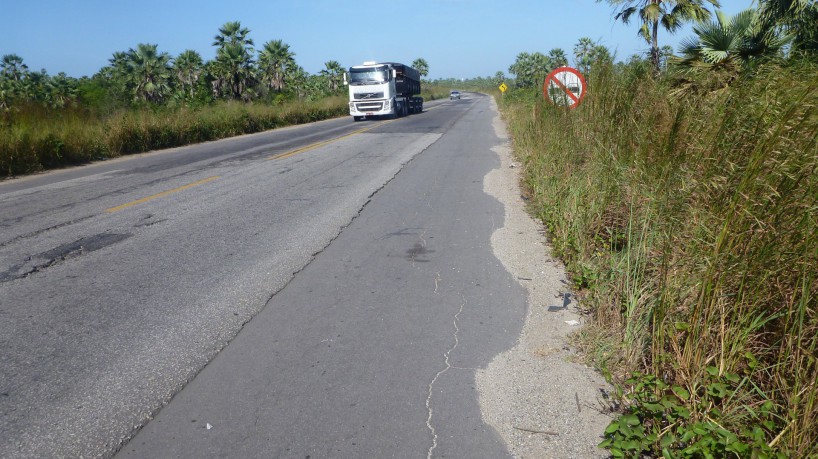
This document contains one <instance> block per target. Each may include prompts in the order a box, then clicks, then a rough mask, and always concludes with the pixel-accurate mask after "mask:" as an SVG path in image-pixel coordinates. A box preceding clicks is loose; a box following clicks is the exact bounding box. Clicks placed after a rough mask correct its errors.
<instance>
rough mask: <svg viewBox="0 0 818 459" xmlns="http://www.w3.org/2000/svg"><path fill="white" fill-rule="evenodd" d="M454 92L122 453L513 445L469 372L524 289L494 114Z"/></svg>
mask: <svg viewBox="0 0 818 459" xmlns="http://www.w3.org/2000/svg"><path fill="white" fill-rule="evenodd" d="M461 102H462V103H460V104H458V103H457V102H455V103H452V104H446V105H447V107H446V108H441V109H440V110H454V111H455V112H456V113H458V116H457V118H458V119H457V121H456V122H455V123H453V124H452V125H451V127H450V128H449V129H448V130H447V131H446V133H445V134H444V135H442V136H441V137H439V138H438V139H436V140H435V141H434V142H433V143H431V144H429V145H428V147H426V148H425V149H424V150H423V151H422V152H421V153H419V154H418V155H416V156H415V157H414V158H413V159H412V161H410V162H409V163H407V164H406V165H405V166H404V167H403V168H402V170H401V172H400V173H399V174H397V175H396V176H395V177H394V178H393V179H392V180H391V181H390V182H389V183H388V184H387V185H386V186H384V187H383V189H381V190H380V191H378V192H377V193H376V194H375V195H373V196H372V198H371V200H370V202H369V203H368V204H367V205H366V206H365V207H364V208H363V210H362V211H361V212H360V214H359V215H357V216H356V217H355V218H354V220H352V222H351V223H350V224H349V226H347V227H346V228H345V229H344V230H343V231H342V232H341V233H340V234H339V236H338V237H337V238H336V239H334V240H333V241H332V243H331V244H329V245H328V246H327V247H326V248H325V249H324V250H323V251H322V252H321V253H319V254H317V255H316V257H315V259H314V260H313V261H312V262H310V264H309V265H307V266H306V267H305V268H304V269H303V270H302V271H301V272H299V273H298V274H297V275H296V276H295V277H294V278H293V279H292V280H291V281H290V282H289V283H288V284H287V286H286V287H285V288H284V289H282V290H281V291H280V292H279V293H277V294H276V295H275V296H273V297H272V298H271V300H270V302H269V303H268V304H267V306H266V307H265V308H264V310H263V311H262V312H261V313H259V314H258V315H257V316H256V317H255V318H254V319H253V320H252V321H251V322H250V323H248V324H247V325H246V326H245V327H244V329H243V330H242V332H241V333H240V334H239V335H238V336H237V337H236V339H234V340H233V341H232V342H231V343H230V345H229V346H227V348H225V349H224V350H223V351H222V352H221V353H220V354H219V355H218V356H216V358H215V359H214V360H213V361H212V362H210V364H208V366H207V367H206V368H205V369H204V370H203V371H202V372H201V373H199V375H198V376H197V377H196V378H195V379H194V380H193V381H192V382H191V383H190V384H188V385H187V386H186V387H185V388H184V389H183V390H182V391H181V392H180V393H179V394H177V395H176V396H175V397H174V399H173V400H172V401H171V403H170V404H169V405H168V406H166V407H165V408H163V409H162V410H161V411H160V412H159V414H158V415H157V416H156V417H155V419H153V420H152V421H151V422H149V423H148V424H147V425H146V426H145V427H144V428H143V429H142V430H141V431H140V432H139V433H138V435H136V437H135V438H133V439H132V440H131V441H130V442H129V443H128V444H127V445H125V446H124V447H123V448H122V450H121V451H120V454H119V456H121V457H157V456H163V457H218V456H222V455H227V456H234V457H300V458H303V457H307V456H309V457H424V456H426V457H486V458H499V457H506V456H508V451H507V448H506V446H505V444H504V442H503V441H502V439H501V437H500V436H499V435H498V434H497V432H496V431H495V430H494V429H493V428H492V427H490V426H489V425H487V424H486V423H484V422H483V420H482V415H481V411H480V406H479V402H478V397H477V396H478V393H477V389H476V386H475V371H476V370H477V369H478V368H482V367H485V366H486V365H487V364H488V363H489V361H490V360H491V358H492V357H493V356H494V355H496V354H498V353H500V352H502V351H503V350H506V349H509V348H510V347H511V346H512V345H513V343H514V342H515V340H516V339H517V337H518V335H519V333H520V330H521V327H522V324H523V319H524V316H525V308H526V306H525V294H524V290H523V289H522V287H521V286H520V285H519V284H518V283H517V282H516V281H515V279H514V278H513V277H512V276H511V275H510V274H509V273H508V272H507V271H506V270H505V269H504V267H503V266H502V264H501V263H500V262H499V260H497V258H495V257H494V255H493V253H492V247H491V241H490V239H491V234H492V232H493V231H494V230H495V229H496V226H497V225H498V224H501V223H502V219H503V207H502V205H501V204H500V203H499V202H498V201H497V200H496V199H494V198H493V197H491V196H489V195H487V194H486V193H484V192H483V177H484V176H485V175H486V174H487V173H488V172H489V171H490V170H492V169H493V168H496V167H498V166H499V161H498V157H497V155H496V154H495V153H494V152H492V151H491V149H490V148H491V146H492V145H493V144H496V143H497V141H498V139H497V137H496V135H495V134H494V132H493V130H492V129H491V121H492V119H493V117H494V112H493V111H492V110H490V107H489V104H488V98H486V97H482V96H473V98H472V99H470V100H468V101H467V100H463V101H461ZM410 120H411V118H410ZM383 130H384V131H393V132H394V133H395V134H398V133H401V132H405V131H406V130H410V131H411V130H413V126H411V125H410V126H407V127H404V126H401V125H400V122H395V123H390V124H389V125H388V126H385V127H384V128H383ZM208 426H210V428H208Z"/></svg>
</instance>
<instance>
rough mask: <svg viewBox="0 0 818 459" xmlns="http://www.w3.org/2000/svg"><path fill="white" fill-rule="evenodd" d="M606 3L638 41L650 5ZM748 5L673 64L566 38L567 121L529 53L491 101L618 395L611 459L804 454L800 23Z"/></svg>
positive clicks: (805, 241) (814, 451)
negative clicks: (636, 27)
mask: <svg viewBox="0 0 818 459" xmlns="http://www.w3.org/2000/svg"><path fill="white" fill-rule="evenodd" d="M611 3H613V4H616V6H617V7H619V8H621V7H622V6H623V5H622V4H628V5H625V6H626V7H635V8H636V10H633V11H632V12H631V14H636V15H637V16H636V17H640V18H645V19H646V22H645V23H643V25H645V24H647V26H648V27H647V30H648V31H651V30H652V31H656V30H657V29H656V28H653V27H651V24H653V23H652V22H651V21H652V20H651V19H650V18H652V17H655V16H651V15H650V14H642V15H639V14H638V13H639V11H640V9H639V8H640V6H641V7H644V8H648V9H649V10H648V12H650V11H654V10H650V8H654V9H655V8H657V7H659V6H661V5H660V4H665V6H666V5H667V4H668V3H669V2H651V1H644V2H621V1H617V2H611ZM678 3H681V2H678ZM760 3H761V5H760V7H759V9H757V10H756V9H750V10H748V11H746V12H742V13H739V14H737V15H736V16H735V17H729V16H727V15H724V14H721V13H718V14H714V15H712V16H710V15H705V16H701V15H699V16H697V17H696V18H697V19H698V22H696V23H695V29H694V30H695V34H694V36H693V37H691V38H690V39H688V40H686V41H685V43H684V45H683V47H682V48H683V49H682V50H681V52H680V55H679V56H673V55H672V54H671V53H670V52H668V50H666V49H665V50H664V51H663V49H662V48H658V49H657V47H656V46H655V42H653V40H652V37H651V35H650V34H648V36H646V37H645V38H646V40H648V42H649V43H653V45H652V46H651V51H650V53H649V54H647V55H646V56H633V57H631V58H630V59H628V60H627V61H625V62H619V63H614V62H613V60H614V59H612V58H611V56H610V53H609V52H608V50H607V49H604V47H601V46H599V45H597V44H594V43H593V42H592V41H591V40H589V39H587V38H583V39H580V40H579V42H578V43H577V46H576V47H575V49H574V58H575V59H574V60H575V62H576V65H577V66H578V67H580V68H582V69H583V70H584V71H585V72H587V79H588V84H589V87H590V89H589V91H588V94H587V97H586V98H585V99H584V101H583V103H582V105H580V106H579V107H578V108H576V109H573V110H567V109H565V108H564V107H558V106H555V105H553V104H551V103H550V102H549V101H546V100H544V99H543V96H542V93H541V89H540V88H538V86H539V85H541V84H542V76H543V75H545V74H547V73H548V71H549V70H551V69H552V68H554V67H556V66H557V65H558V62H557V59H554V58H553V57H551V58H549V56H548V55H543V54H538V53H534V54H528V53H521V54H520V55H518V59H517V62H515V64H514V65H513V66H512V68H511V69H509V71H510V72H511V73H513V74H515V75H516V76H517V78H516V81H514V82H511V81H509V82H510V83H513V84H510V86H511V87H512V89H511V90H510V91H509V92H507V93H506V94H505V95H504V96H503V97H500V98H499V100H500V105H501V107H502V110H503V113H504V116H505V117H506V119H507V120H508V123H509V126H510V131H511V134H512V139H513V143H514V149H515V151H516V153H517V154H518V155H519V158H520V160H521V161H522V162H523V163H524V165H525V176H524V177H525V178H524V181H525V186H526V189H527V190H528V191H527V192H528V193H529V196H528V197H529V198H530V199H529V202H530V203H531V209H532V210H533V211H534V212H535V213H536V215H537V216H538V217H539V218H541V219H542V221H543V222H544V223H545V225H546V226H547V227H548V229H549V235H550V238H551V241H552V244H553V247H554V250H555V252H556V254H557V255H558V256H560V257H561V258H562V259H563V260H564V261H565V262H566V265H567V267H568V270H569V271H570V273H571V276H572V279H573V283H574V285H575V287H576V289H577V290H578V291H579V292H580V295H581V297H582V301H581V305H582V307H584V308H586V309H587V313H588V315H589V318H590V322H591V323H590V324H589V325H587V326H586V327H584V328H583V330H582V332H581V333H579V334H578V335H577V336H576V342H577V345H578V346H580V347H581V348H582V350H583V351H584V354H585V355H586V356H587V358H588V359H589V361H592V362H593V363H594V364H595V365H596V366H597V367H598V368H600V369H601V370H602V371H603V372H604V373H605V374H606V375H607V376H608V377H609V378H610V380H611V381H612V382H613V383H614V384H615V385H616V387H617V388H618V392H619V393H618V397H616V399H615V400H614V401H613V405H614V407H615V408H616V409H617V413H618V415H617V416H616V417H615V419H614V420H613V422H611V424H610V425H609V427H608V429H607V430H606V432H605V439H604V441H603V442H602V444H601V445H600V446H601V447H603V448H606V449H608V450H609V451H610V453H611V454H612V455H613V456H614V457H628V458H642V457H665V458H710V457H714V458H718V457H736V458H739V457H740V458H744V457H746V458H765V457H777V458H803V457H818V429H816V426H818V143H817V142H818V54H817V53H816V51H818V46H816V44H818V42H817V41H816V29H815V27H814V25H815V24H816V19H817V18H818V6H817V5H816V3H815V2H798V1H791V2H789V5H782V3H786V2H781V1H762V2H760ZM696 11H697V12H698V13H701V11H699V10H696ZM654 12H655V11H654ZM616 14H617V15H618V17H619V18H622V10H621V9H619V10H617V13H616ZM668 14H669V12H668ZM805 25H806V26H805ZM642 30H645V29H644V28H643V29H642ZM657 51H658V52H657ZM555 54H558V53H555ZM657 56H658V59H656V57H657Z"/></svg>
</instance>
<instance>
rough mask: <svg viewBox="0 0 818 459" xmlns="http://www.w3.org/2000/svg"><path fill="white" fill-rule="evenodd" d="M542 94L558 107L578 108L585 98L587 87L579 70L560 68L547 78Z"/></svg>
mask: <svg viewBox="0 0 818 459" xmlns="http://www.w3.org/2000/svg"><path fill="white" fill-rule="evenodd" d="M542 92H543V97H545V98H546V99H548V100H550V101H551V102H552V103H554V104H556V105H562V106H564V107H568V108H576V106H577V105H579V103H580V102H582V99H583V98H584V97H585V93H586V92H587V85H586V84H585V78H583V76H582V74H581V73H579V70H577V69H574V68H571V67H558V68H556V69H554V71H553V72H551V73H549V74H548V76H547V77H545V82H543V85H542Z"/></svg>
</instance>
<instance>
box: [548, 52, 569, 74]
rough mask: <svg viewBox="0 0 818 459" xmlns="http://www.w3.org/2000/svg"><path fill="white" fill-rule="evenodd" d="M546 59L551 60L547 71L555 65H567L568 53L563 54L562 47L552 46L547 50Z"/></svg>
mask: <svg viewBox="0 0 818 459" xmlns="http://www.w3.org/2000/svg"><path fill="white" fill-rule="evenodd" d="M548 59H549V60H550V61H551V65H550V66H549V67H550V69H549V71H550V70H553V69H555V68H557V67H562V66H565V65H568V55H566V54H565V51H564V50H563V49H562V48H554V49H552V50H551V51H549V52H548Z"/></svg>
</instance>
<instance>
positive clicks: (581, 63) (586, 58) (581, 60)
mask: <svg viewBox="0 0 818 459" xmlns="http://www.w3.org/2000/svg"><path fill="white" fill-rule="evenodd" d="M595 47H596V44H595V43H594V41H593V40H591V39H590V38H588V37H582V38H580V39H579V41H577V44H576V45H574V60H575V61H576V63H577V67H579V71H580V72H582V73H586V74H587V73H588V70H589V69H590V68H591V62H592V61H593V60H594V51H595Z"/></svg>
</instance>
